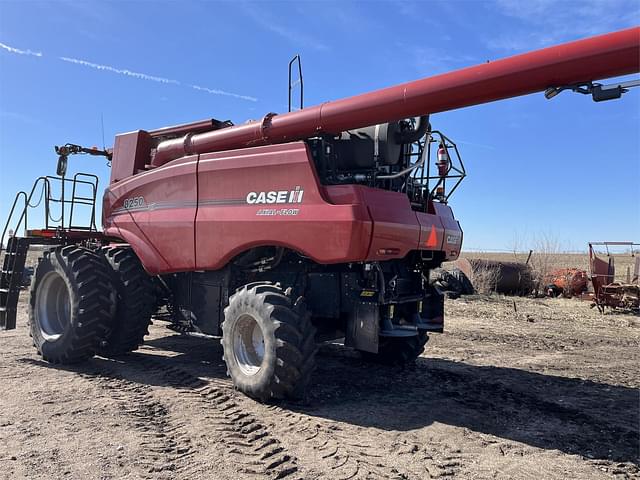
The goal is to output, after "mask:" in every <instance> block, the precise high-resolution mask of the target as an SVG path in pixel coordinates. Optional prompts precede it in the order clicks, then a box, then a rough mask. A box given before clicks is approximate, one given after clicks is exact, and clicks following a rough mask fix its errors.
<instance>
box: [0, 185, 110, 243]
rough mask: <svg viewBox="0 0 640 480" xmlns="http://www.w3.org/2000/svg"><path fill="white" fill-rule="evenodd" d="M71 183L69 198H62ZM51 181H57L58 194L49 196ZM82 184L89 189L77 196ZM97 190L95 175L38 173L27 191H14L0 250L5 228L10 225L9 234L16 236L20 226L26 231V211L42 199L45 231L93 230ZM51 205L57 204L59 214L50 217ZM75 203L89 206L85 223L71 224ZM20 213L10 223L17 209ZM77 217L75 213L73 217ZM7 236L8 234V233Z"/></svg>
mask: <svg viewBox="0 0 640 480" xmlns="http://www.w3.org/2000/svg"><path fill="white" fill-rule="evenodd" d="M69 183H71V187H72V189H71V198H66V192H67V191H68V189H67V188H66V187H67V186H69V185H68V184H69ZM52 184H53V185H56V184H59V188H60V197H56V196H54V195H53V189H52ZM82 186H84V187H88V188H89V189H90V194H89V195H88V196H80V195H79V194H78V191H79V188H81V187H82ZM97 192H98V177H97V176H96V175H93V174H88V173H76V174H75V175H74V176H73V178H65V177H54V176H49V175H47V176H42V177H38V178H37V179H36V180H35V182H34V183H33V187H31V191H30V192H29V194H27V193H26V192H25V191H20V192H18V193H17V194H16V197H15V199H14V201H13V204H12V205H11V209H10V211H9V216H8V218H7V221H6V223H5V225H4V229H3V230H2V236H0V250H2V249H3V248H4V245H5V237H6V235H7V232H8V231H9V228H10V227H11V226H12V225H13V228H12V230H13V235H16V236H17V232H18V231H19V230H20V228H24V230H25V231H26V230H27V229H28V226H29V210H34V209H36V208H38V207H39V206H40V205H41V204H42V203H43V202H44V228H45V230H58V231H64V230H85V231H97V227H96V196H97ZM35 197H37V201H36V202H35V203H34V199H35ZM53 204H57V205H59V206H60V214H59V216H57V217H54V215H53V212H52V206H53ZM19 205H20V206H22V210H16V208H17V207H18V206H19ZM78 205H85V206H89V207H91V215H90V219H89V223H88V225H86V224H85V225H74V224H73V215H74V212H75V209H76V208H77V207H78ZM67 210H69V213H68V218H67V216H66V213H67ZM18 211H19V212H20V217H19V218H18V221H17V223H15V224H12V223H11V221H12V219H13V218H14V215H15V214H17V212H18ZM76 218H77V216H76ZM10 236H11V234H10Z"/></svg>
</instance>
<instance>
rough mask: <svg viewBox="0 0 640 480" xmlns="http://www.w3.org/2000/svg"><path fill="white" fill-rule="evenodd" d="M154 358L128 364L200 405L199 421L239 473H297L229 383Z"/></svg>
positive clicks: (291, 459) (271, 475)
mask: <svg viewBox="0 0 640 480" xmlns="http://www.w3.org/2000/svg"><path fill="white" fill-rule="evenodd" d="M152 357H154V355H144V356H142V355H139V356H138V358H136V359H135V360H133V361H132V362H131V363H129V364H128V365H129V366H131V367H132V368H134V369H138V370H143V371H144V372H145V374H150V373H153V374H156V375H159V376H161V377H162V378H163V379H164V380H166V382H167V385H168V386H171V387H173V388H175V389H177V390H178V392H177V393H178V394H180V395H181V396H182V398H183V399H184V400H183V401H184V402H194V401H195V402H198V403H199V405H200V409H201V410H202V411H203V416H202V417H201V418H199V419H198V420H199V421H204V422H207V423H208V429H210V430H211V431H215V432H216V433H217V435H216V441H217V442H221V443H222V444H223V445H224V446H225V447H226V450H227V452H226V454H225V455H229V456H232V457H233V458H234V463H235V464H236V465H242V467H241V468H240V469H239V471H240V473H245V474H253V475H258V476H261V477H268V478H272V479H281V478H286V477H289V476H290V475H292V474H293V473H295V472H297V471H298V465H297V460H296V458H295V457H294V456H293V455H291V454H290V453H288V452H287V451H286V450H285V449H284V448H283V446H282V442H281V441H280V440H279V439H278V438H277V437H275V436H274V435H273V434H272V433H271V432H270V431H269V430H268V429H267V428H266V427H265V426H264V425H263V424H262V423H261V422H260V421H259V420H258V418H257V417H256V416H255V415H253V414H252V413H250V412H249V411H247V410H245V409H243V408H242V407H241V406H240V405H239V404H238V403H237V402H236V401H235V399H234V395H235V392H234V391H233V389H232V388H230V387H229V385H228V383H227V382H222V381H210V382H205V381H203V380H201V379H200V378H198V377H196V376H194V375H192V374H191V373H189V372H187V371H185V370H183V369H180V368H178V367H175V366H170V365H169V366H167V365H166V364H165V363H164V362H160V360H159V359H154V358H152ZM211 407H213V409H212V408H211ZM190 420H191V421H192V420H193V419H189V418H187V419H184V422H189V421H190ZM188 467H189V468H187V470H195V469H196V465H194V464H193V463H192V462H190V465H188ZM187 473H189V472H188V471H186V470H185V469H184V468H183V469H182V470H181V474H187Z"/></svg>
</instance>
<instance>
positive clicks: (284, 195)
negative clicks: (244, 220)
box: [247, 186, 304, 205]
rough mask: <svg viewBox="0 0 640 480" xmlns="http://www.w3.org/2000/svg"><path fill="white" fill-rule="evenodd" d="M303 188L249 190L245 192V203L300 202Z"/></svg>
mask: <svg viewBox="0 0 640 480" xmlns="http://www.w3.org/2000/svg"><path fill="white" fill-rule="evenodd" d="M303 193H304V190H303V189H302V188H301V187H300V186H297V187H296V188H295V189H293V190H279V191H271V192H249V193H247V203H248V204H251V205H254V204H262V203H265V204H272V203H302V194H303Z"/></svg>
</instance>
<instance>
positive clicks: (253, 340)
mask: <svg viewBox="0 0 640 480" xmlns="http://www.w3.org/2000/svg"><path fill="white" fill-rule="evenodd" d="M314 336H315V328H314V327H313V325H312V324H311V321H310V315H309V313H308V312H307V310H306V307H305V304H304V301H303V300H302V299H298V300H297V301H295V302H293V301H292V299H291V298H290V297H289V295H287V294H285V292H284V291H283V290H282V289H281V288H280V286H279V285H273V284H269V283H260V284H250V285H247V286H245V287H243V288H242V289H240V290H239V291H238V292H236V293H235V294H234V295H233V296H232V297H231V298H230V299H229V306H228V307H227V308H226V309H225V320H224V322H223V324H222V347H223V349H224V357H223V359H224V361H225V362H226V364H227V369H228V373H229V375H230V376H231V378H232V380H233V383H234V385H235V387H236V388H237V389H238V390H240V391H241V392H243V393H245V394H247V395H249V396H250V397H253V398H256V399H258V400H260V401H268V400H270V399H283V398H287V397H300V396H302V395H304V390H305V388H306V387H307V385H308V383H309V380H310V378H311V373H312V372H313V369H314V366H315V363H314V362H315V360H314V359H315V353H316V349H317V348H316V344H315V339H314Z"/></svg>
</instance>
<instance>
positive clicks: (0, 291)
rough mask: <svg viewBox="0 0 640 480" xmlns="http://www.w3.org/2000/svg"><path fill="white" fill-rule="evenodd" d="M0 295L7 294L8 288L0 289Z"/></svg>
mask: <svg viewBox="0 0 640 480" xmlns="http://www.w3.org/2000/svg"><path fill="white" fill-rule="evenodd" d="M0 293H9V289H8V288H0Z"/></svg>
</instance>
